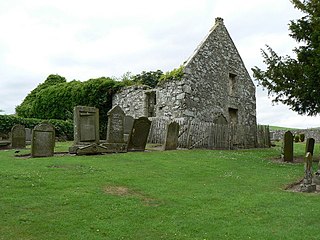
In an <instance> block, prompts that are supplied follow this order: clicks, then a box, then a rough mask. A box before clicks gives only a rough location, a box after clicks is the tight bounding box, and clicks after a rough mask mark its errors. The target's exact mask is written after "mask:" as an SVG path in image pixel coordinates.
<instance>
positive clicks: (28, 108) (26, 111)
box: [16, 74, 67, 118]
mask: <svg viewBox="0 0 320 240" xmlns="http://www.w3.org/2000/svg"><path fill="white" fill-rule="evenodd" d="M66 82H67V80H66V79H65V78H64V77H62V76H60V75H58V74H50V75H49V76H48V77H47V79H46V80H45V81H44V82H43V83H41V84H39V85H38V86H37V87H36V88H35V89H33V90H32V91H31V92H30V93H29V94H28V95H27V96H26V97H25V99H24V100H23V102H22V103H21V104H20V105H18V106H17V107H16V113H17V114H18V116H20V117H29V118H30V117H35V115H36V112H35V111H34V107H33V104H34V101H35V100H36V98H37V94H39V93H40V92H41V91H42V90H44V89H46V88H48V87H50V86H56V85H58V84H61V83H66Z"/></svg>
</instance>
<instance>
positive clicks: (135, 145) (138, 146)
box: [128, 117, 151, 151]
mask: <svg viewBox="0 0 320 240" xmlns="http://www.w3.org/2000/svg"><path fill="white" fill-rule="evenodd" d="M150 126H151V121H150V120H149V119H148V118H147V117H140V118H139V119H135V120H134V122H133V127H132V130H131V132H130V135H129V141H128V151H144V150H145V148H146V144H147V140H148V135H149V131H150Z"/></svg>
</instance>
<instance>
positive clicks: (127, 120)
mask: <svg viewBox="0 0 320 240" xmlns="http://www.w3.org/2000/svg"><path fill="white" fill-rule="evenodd" d="M133 121H134V118H133V117H131V116H128V115H126V116H124V123H123V127H124V128H123V138H124V141H125V142H128V139H129V134H130V132H131V129H132V127H133Z"/></svg>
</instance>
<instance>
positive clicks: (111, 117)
mask: <svg viewBox="0 0 320 240" xmlns="http://www.w3.org/2000/svg"><path fill="white" fill-rule="evenodd" d="M124 116H125V115H124V112H123V110H122V109H121V108H120V107H119V106H114V107H113V108H112V109H111V110H110V111H109V112H108V128H107V142H106V143H103V144H102V146H104V147H105V148H107V149H108V152H127V144H126V143H125V141H124V138H123V134H124Z"/></svg>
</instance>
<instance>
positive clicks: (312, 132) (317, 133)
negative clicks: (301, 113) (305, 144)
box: [270, 129, 320, 142]
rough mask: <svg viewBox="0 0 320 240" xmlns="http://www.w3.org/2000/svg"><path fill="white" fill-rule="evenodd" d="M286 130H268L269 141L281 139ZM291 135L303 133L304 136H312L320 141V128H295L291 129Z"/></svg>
mask: <svg viewBox="0 0 320 240" xmlns="http://www.w3.org/2000/svg"><path fill="white" fill-rule="evenodd" d="M285 132H286V130H275V131H270V139H271V141H277V140H282V139H283V136H284V133H285ZM291 132H292V134H293V135H296V134H301V133H304V134H305V138H306V139H307V138H314V139H315V141H316V142H320V129H297V130H292V131H291Z"/></svg>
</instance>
